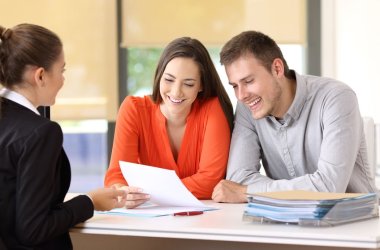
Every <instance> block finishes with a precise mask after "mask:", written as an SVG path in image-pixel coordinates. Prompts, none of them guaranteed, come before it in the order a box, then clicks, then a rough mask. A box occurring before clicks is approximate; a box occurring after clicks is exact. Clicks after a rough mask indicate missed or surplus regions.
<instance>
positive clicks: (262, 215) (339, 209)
mask: <svg viewBox="0 0 380 250" xmlns="http://www.w3.org/2000/svg"><path fill="white" fill-rule="evenodd" d="M373 217H378V197H377V194H375V193H368V194H358V193H323V192H312V191H301V190H297V191H281V192H266V193H256V194H249V195H248V205H247V207H246V209H245V211H244V216H243V218H244V219H245V220H250V221H258V222H262V223H263V222H280V223H290V224H298V225H301V226H330V225H337V224H343V223H348V222H352V221H358V220H363V219H369V218H373Z"/></svg>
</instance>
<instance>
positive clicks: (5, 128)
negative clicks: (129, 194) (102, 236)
mask: <svg viewBox="0 0 380 250" xmlns="http://www.w3.org/2000/svg"><path fill="white" fill-rule="evenodd" d="M64 66H65V60H64V53H63V49H62V43H61V41H60V39H59V38H58V36H57V35H56V34H54V33H53V32H51V31H50V30H47V29H46V28H43V27H41V26H37V25H32V24H20V25H17V26H15V27H14V28H12V29H5V28H3V27H2V26H0V83H1V84H2V85H3V87H4V88H3V89H2V90H1V91H0V243H1V241H2V242H3V244H4V245H5V247H7V248H8V249H72V244H71V240H70V236H69V233H68V231H69V228H70V227H72V226H74V225H75V224H77V223H80V222H83V221H85V220H87V219H89V218H90V217H92V216H93V212H94V209H95V210H110V209H112V208H115V207H121V206H123V205H124V203H125V196H126V193H125V191H122V190H116V189H111V188H101V189H98V190H95V191H92V192H90V193H88V194H87V195H79V196H77V197H75V198H73V199H71V200H69V201H66V202H63V200H64V198H65V195H66V193H67V191H68V189H69V186H70V178H71V173H70V163H69V160H68V158H67V156H66V154H65V151H64V150H63V147H62V143H63V134H62V130H61V127H60V126H59V125H58V124H57V123H56V122H53V121H50V120H49V119H47V118H44V117H41V116H40V115H39V113H38V111H37V109H36V108H37V107H38V106H51V105H53V104H54V102H55V98H56V95H57V93H58V91H59V89H60V88H61V87H62V85H63V82H64V76H63V72H64Z"/></svg>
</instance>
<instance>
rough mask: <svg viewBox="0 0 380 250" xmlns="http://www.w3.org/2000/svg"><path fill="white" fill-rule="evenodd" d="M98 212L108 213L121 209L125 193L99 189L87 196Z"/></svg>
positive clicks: (124, 200)
mask: <svg viewBox="0 0 380 250" xmlns="http://www.w3.org/2000/svg"><path fill="white" fill-rule="evenodd" d="M87 195H88V196H89V197H90V198H91V200H92V203H93V204H94V209H95V210H98V211H108V210H111V209H113V208H117V207H123V206H124V204H125V202H126V197H127V193H126V192H125V191H124V190H121V189H120V190H118V189H116V188H99V189H96V190H93V191H91V192H89V193H88V194H87Z"/></svg>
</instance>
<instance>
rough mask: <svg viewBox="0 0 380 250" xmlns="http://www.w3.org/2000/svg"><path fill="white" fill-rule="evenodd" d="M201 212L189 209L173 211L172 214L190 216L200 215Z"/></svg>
mask: <svg viewBox="0 0 380 250" xmlns="http://www.w3.org/2000/svg"><path fill="white" fill-rule="evenodd" d="M200 214H203V212H202V211H189V212H179V213H174V214H173V215H174V216H192V215H200Z"/></svg>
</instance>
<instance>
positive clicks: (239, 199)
mask: <svg viewBox="0 0 380 250" xmlns="http://www.w3.org/2000/svg"><path fill="white" fill-rule="evenodd" d="M246 192H247V186H245V185H240V184H237V183H236V182H233V181H228V180H221V181H220V182H219V183H218V184H217V185H216V186H215V188H214V191H213V193H212V199H213V200H214V201H216V202H228V203H243V202H247V196H246Z"/></svg>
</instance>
